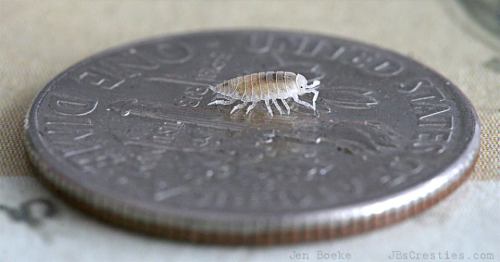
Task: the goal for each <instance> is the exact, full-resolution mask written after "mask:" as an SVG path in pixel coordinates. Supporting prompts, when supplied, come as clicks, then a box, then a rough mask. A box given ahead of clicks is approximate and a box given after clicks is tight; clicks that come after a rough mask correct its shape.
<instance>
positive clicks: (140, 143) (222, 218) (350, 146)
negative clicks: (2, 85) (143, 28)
mask: <svg viewBox="0 0 500 262" xmlns="http://www.w3.org/2000/svg"><path fill="white" fill-rule="evenodd" d="M266 70H287V71H293V72H298V73H302V74H304V75H305V76H306V77H307V78H308V79H319V80H321V83H322V84H321V87H320V88H319V89H318V90H319V92H320V95H319V99H318V101H317V106H318V111H317V113H316V114H313V113H312V112H311V111H310V110H308V109H304V108H301V107H300V106H297V105H296V104H295V103H291V104H293V106H292V113H291V114H290V115H282V116H280V115H277V116H275V117H273V118H271V117H270V116H268V115H267V114H266V111H265V109H264V108H263V107H262V106H260V107H257V108H256V109H255V110H254V111H253V112H252V113H250V114H249V115H247V116H246V115H245V114H244V112H239V113H236V114H234V115H230V114H229V110H230V107H224V106H219V107H208V106H206V104H207V103H208V102H209V101H210V100H211V99H212V98H213V96H214V94H213V93H212V92H211V91H209V90H208V88H207V85H208V84H216V83H218V82H220V81H223V80H225V79H229V78H231V77H234V76H235V75H239V74H242V73H245V74H246V73H252V72H258V71H266ZM308 98H309V99H310V97H307V96H306V98H305V99H306V100H307V99H308ZM26 130H27V139H28V147H29V151H30V152H31V155H32V158H33V159H34V162H35V165H37V166H39V167H40V169H41V170H42V176H43V177H44V178H45V179H47V180H49V181H50V182H51V183H53V184H54V185H55V186H56V187H58V188H60V189H62V190H63V191H65V192H66V193H68V194H70V195H72V196H74V197H76V198H78V199H80V200H82V201H84V202H86V203H87V204H90V205H92V206H97V207H98V208H101V209H104V210H109V211H111V212H114V213H117V214H118V215H119V216H121V217H124V218H130V219H133V220H139V221H141V222H143V223H147V224H152V225H156V226H160V227H161V226H166V227H167V226H168V227H178V228H183V229H187V230H193V231H197V232H222V233H235V234H254V233H262V232H271V231H280V230H283V231H284V230H289V229H293V228H300V227H307V226H315V225H326V226H339V225H341V224H342V223H346V221H356V220H363V219H368V218H370V217H373V216H376V215H380V214H383V213H386V212H389V211H390V210H393V211H394V210H396V211H401V212H403V211H404V210H406V209H408V208H409V207H411V206H412V205H417V204H420V203H421V202H420V201H421V200H422V199H425V198H427V197H430V196H432V195H434V194H437V193H438V192H441V191H444V190H446V189H447V187H449V186H450V185H451V184H453V183H454V182H456V181H458V180H459V179H460V178H461V177H462V176H463V175H464V173H465V170H466V169H467V168H468V167H470V166H471V164H472V161H473V158H474V156H475V155H476V154H477V151H478V135H479V130H478V123H477V119H476V116H475V113H474V112H473V108H472V107H471V106H470V104H469V102H468V101H467V99H466V98H465V97H464V96H463V95H462V94H461V93H460V91H458V89H457V88H456V87H455V86H454V85H453V84H451V83H450V82H449V81H448V80H446V79H444V78H443V77H442V76H440V75H439V74H437V73H436V72H434V71H432V70H430V69H428V68H426V67H425V66H423V65H421V64H419V63H417V62H415V61H413V60H411V59H409V58H406V57H403V56H400V55H398V54H395V53H393V52H390V51H387V50H383V49H379V48H377V47H374V46H370V45H366V44H362V43H357V42H352V41H349V40H345V39H339V38H332V37H326V36H320V35H310V34H305V33H292V32H278V31H227V32H217V31H216V32H205V33H195V34H185V35H175V36H167V37H164V38H158V39H152V40H147V41H144V42H140V43H134V44H130V45H126V46H122V47H119V48H116V49H113V50H110V51H107V52H104V53H102V54H99V55H97V56H94V57H92V58H89V59H87V60H85V61H83V62H81V63H78V64H77V65H75V66H73V67H71V68H70V69H68V70H66V71H64V72H63V73H62V74H60V75H59V76H57V77H56V78H55V79H54V80H52V81H51V82H50V83H49V84H48V85H47V86H46V87H45V88H44V89H43V90H42V91H41V92H40V93H39V95H38V96H37V98H36V99H35V101H34V104H33V106H32V108H31V110H30V113H29V116H28V118H27V122H26Z"/></svg>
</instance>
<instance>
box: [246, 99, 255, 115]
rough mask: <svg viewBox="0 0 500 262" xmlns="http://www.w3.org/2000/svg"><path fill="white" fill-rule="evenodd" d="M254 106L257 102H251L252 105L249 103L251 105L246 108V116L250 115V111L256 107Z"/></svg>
mask: <svg viewBox="0 0 500 262" xmlns="http://www.w3.org/2000/svg"><path fill="white" fill-rule="evenodd" d="M256 105H257V102H252V103H251V104H250V105H249V106H248V107H247V113H246V114H247V115H248V113H250V111H252V110H253V109H254V108H255V106H256Z"/></svg>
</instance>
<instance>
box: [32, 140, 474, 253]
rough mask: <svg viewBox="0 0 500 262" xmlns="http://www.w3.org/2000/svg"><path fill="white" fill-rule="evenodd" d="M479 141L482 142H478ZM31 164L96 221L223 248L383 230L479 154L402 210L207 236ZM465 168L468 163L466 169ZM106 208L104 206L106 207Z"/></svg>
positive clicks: (434, 197)
mask: <svg viewBox="0 0 500 262" xmlns="http://www.w3.org/2000/svg"><path fill="white" fill-rule="evenodd" d="M476 140H477V141H478V140H479V139H478V138H476ZM478 142H479V141H478ZM28 152H29V156H30V158H31V160H32V163H33V164H34V165H35V167H36V168H38V171H39V172H35V174H36V175H37V177H38V178H39V179H40V180H41V182H42V183H43V184H44V185H46V186H47V187H48V188H49V189H51V190H52V191H53V192H55V193H56V194H57V195H58V196H61V197H62V199H63V200H64V201H65V202H67V203H68V204H69V205H72V206H74V207H76V208H78V209H79V210H80V211H82V212H83V213H84V214H90V215H92V216H93V217H95V218H97V219H100V220H102V221H104V222H107V223H110V224H111V225H116V226H119V227H122V228H126V229H129V230H133V231H135V232H138V233H145V234H148V235H151V236H157V237H167V238H171V239H173V240H179V241H189V242H193V243H199V244H222V245H274V244H294V243H300V242H305V241H320V240H327V239H335V238H340V237H347V236H352V235H355V234H359V233H363V232H367V231H371V230H375V229H378V228H381V227H385V226H389V225H392V224H395V223H398V222H400V221H403V220H404V219H406V218H408V217H411V216H415V215H417V214H420V213H422V212H423V211H425V210H427V209H429V208H431V207H432V206H434V205H435V204H437V203H438V202H439V201H440V200H442V199H444V198H445V197H447V196H448V195H450V194H451V193H452V192H454V191H455V190H456V189H457V188H458V187H459V186H460V185H461V184H462V183H463V182H464V181H465V180H467V178H468V177H469V176H470V174H471V173H472V171H473V169H474V166H475V163H476V161H477V158H478V155H479V154H477V153H475V154H473V155H472V156H471V158H469V159H470V161H471V163H470V165H469V166H468V167H467V168H466V169H465V170H464V172H463V173H462V174H459V173H456V174H458V176H457V179H455V180H454V181H450V183H448V185H447V186H446V187H443V188H441V190H438V191H434V192H433V193H432V194H429V195H427V196H426V197H421V198H417V199H415V200H413V201H412V202H409V203H406V204H405V205H404V206H401V207H399V208H392V209H389V210H385V211H384V212H382V213H379V214H371V215H369V216H365V217H361V218H360V217H352V218H350V219H349V220H346V221H345V222H343V223H341V224H335V223H331V224H324V223H322V224H313V225H297V226H298V227H297V228H288V229H282V230H269V231H256V232H251V233H247V234H242V233H235V232H217V231H213V232H204V231H198V230H196V229H190V228H181V227H177V226H175V225H171V226H168V225H163V224H155V223H150V222H147V221H144V220H143V219H140V218H139V217H131V216H130V214H127V215H124V214H126V212H127V211H131V210H127V208H118V207H116V206H114V208H111V209H110V208H109V206H108V207H107V208H106V205H105V204H104V202H105V201H102V202H93V201H92V199H91V198H88V197H85V195H81V196H83V197H80V198H79V197H78V195H77V194H75V192H72V191H71V189H68V188H64V187H61V186H60V185H57V184H56V183H53V182H52V181H51V180H49V179H48V178H47V176H44V175H42V174H41V172H45V173H44V174H47V173H46V172H48V169H47V167H46V166H44V165H43V164H42V163H40V162H37V161H36V154H33V152H32V151H28ZM463 166H464V167H465V166H466V163H464V165H463ZM103 204H104V205H103Z"/></svg>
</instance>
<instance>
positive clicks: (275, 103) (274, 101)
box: [271, 99, 283, 115]
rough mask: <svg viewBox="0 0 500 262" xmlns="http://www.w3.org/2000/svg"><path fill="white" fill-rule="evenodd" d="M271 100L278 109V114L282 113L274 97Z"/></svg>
mask: <svg viewBox="0 0 500 262" xmlns="http://www.w3.org/2000/svg"><path fill="white" fill-rule="evenodd" d="M271 101H273V105H274V106H275V107H276V108H277V109H278V111H279V112H280V115H282V114H283V110H281V107H280V105H278V102H276V99H273V100H271Z"/></svg>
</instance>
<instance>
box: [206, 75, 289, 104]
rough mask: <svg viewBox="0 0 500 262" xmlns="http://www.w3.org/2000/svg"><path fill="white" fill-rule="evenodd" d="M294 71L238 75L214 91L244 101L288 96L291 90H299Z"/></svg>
mask: <svg viewBox="0 0 500 262" xmlns="http://www.w3.org/2000/svg"><path fill="white" fill-rule="evenodd" d="M296 77H297V75H296V74H295V73H292V72H283V71H278V72H260V73H253V74H249V75H245V76H238V77H235V78H233V79H230V80H226V81H224V82H222V83H220V84H218V85H216V86H215V88H214V91H215V92H217V93H219V94H221V95H224V96H227V97H231V98H234V99H238V100H241V101H244V102H254V101H260V100H269V99H273V98H280V99H282V98H288V97H289V93H290V91H292V90H293V91H296V90H298V88H299V87H298V86H297V83H296V81H295V79H296Z"/></svg>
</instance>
